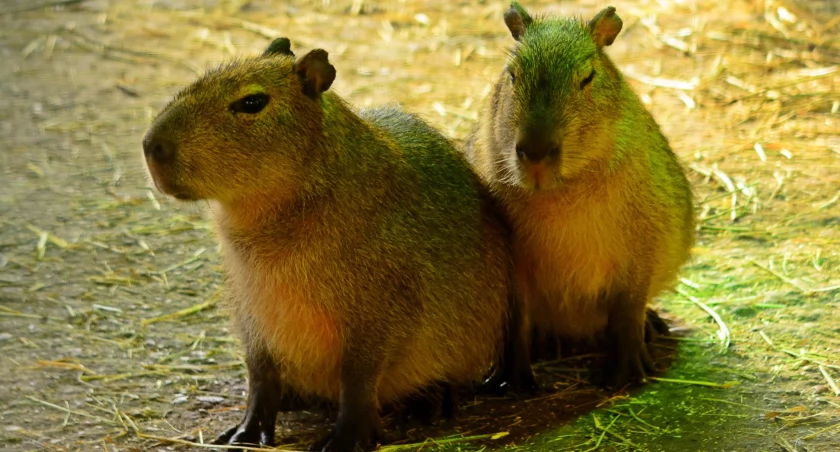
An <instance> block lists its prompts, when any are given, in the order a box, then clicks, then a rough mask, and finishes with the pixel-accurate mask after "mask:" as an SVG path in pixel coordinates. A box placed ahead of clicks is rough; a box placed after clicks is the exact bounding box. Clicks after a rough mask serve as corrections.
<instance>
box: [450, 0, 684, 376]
mask: <svg viewBox="0 0 840 452" xmlns="http://www.w3.org/2000/svg"><path fill="white" fill-rule="evenodd" d="M511 11H512V12H511ZM511 11H509V13H508V15H506V20H507V21H509V22H513V23H516V24H519V23H521V22H525V23H527V24H528V26H527V28H525V30H524V32H523V31H522V30H521V27H519V26H517V27H514V28H511V33H512V34H513V35H514V37H517V36H518V37H519V38H518V41H519V43H518V45H517V47H516V48H515V50H514V51H513V53H512V57H511V60H510V62H509V63H508V67H507V68H506V70H505V72H504V74H503V75H502V78H501V79H500V81H499V82H498V83H497V84H496V86H495V88H494V90H493V92H492V94H491V96H490V97H489V99H488V101H487V104H486V106H485V108H484V109H483V111H482V114H481V115H480V120H479V124H478V126H477V128H476V130H475V131H474V132H473V135H472V137H471V138H470V139H469V141H468V143H467V146H466V153H467V156H468V158H469V159H470V161H471V162H472V164H473V165H474V167H475V168H476V169H477V171H478V172H479V173H480V174H481V175H482V177H483V178H484V179H485V180H486V181H487V182H488V183H489V184H490V185H491V188H492V190H493V192H494V193H495V195H496V196H497V197H498V198H499V199H500V200H501V202H502V204H503V205H504V207H505V209H506V211H507V213H508V215H509V216H510V218H511V222H512V226H513V230H514V256H515V257H514V259H515V269H516V270H515V271H516V275H517V282H518V284H519V287H520V288H521V290H522V293H523V297H524V303H525V305H526V317H527V319H526V322H529V323H533V324H534V325H535V326H536V327H537V328H538V330H540V331H543V332H551V333H556V334H559V335H561V336H567V337H572V338H576V339H587V338H593V337H596V336H598V335H601V334H602V333H604V332H606V334H607V336H612V340H613V341H614V342H615V341H617V342H619V343H616V344H614V346H616V347H619V349H621V347H622V346H621V344H620V342H622V341H629V342H633V343H637V346H638V347H643V346H642V344H641V342H640V341H643V336H644V324H645V309H646V305H647V303H648V301H649V300H650V299H651V298H652V297H654V296H656V295H657V294H658V293H660V292H661V291H662V290H663V289H665V288H667V287H668V286H670V285H671V284H672V283H673V282H674V281H675V278H676V275H677V271H678V269H679V267H680V266H681V265H682V264H683V263H685V261H686V260H687V259H688V256H689V251H690V248H691V246H692V243H693V238H694V214H693V202H692V192H691V188H690V185H689V183H688V181H687V180H686V177H685V175H684V172H683V170H682V168H681V167H680V165H679V163H678V162H677V159H676V157H675V155H674V154H673V152H672V151H671V149H670V146H669V145H668V142H667V140H666V139H665V137H664V136H663V135H662V133H661V132H660V129H659V127H658V125H657V124H656V122H655V121H654V119H653V117H652V116H651V115H650V114H649V113H648V112H647V110H645V108H644V107H643V106H642V104H641V102H640V100H639V99H638V97H637V96H636V95H635V94H634V93H633V92H632V90H631V89H630V87H629V86H628V85H627V83H626V82H625V81H624V79H623V77H622V75H621V73H620V71H619V70H618V69H617V68H616V67H615V65H614V64H613V63H612V61H610V59H609V57H608V56H607V55H606V53H604V51H603V46H604V45H609V44H610V43H612V39H614V37H615V34H617V33H618V30H620V28H621V22H620V19H618V16H615V15H614V10H612V11H610V9H606V10H604V11H602V12H601V13H599V15H598V16H596V17H595V19H593V21H592V22H590V23H589V24H586V23H584V22H583V21H581V20H576V19H567V18H552V17H539V18H536V19H531V18H530V17H529V16H527V13H526V12H525V11H524V9H522V8H521V6H519V5H518V4H515V3H514V5H513V6H512V8H511ZM508 16H514V19H510V18H509V17H508ZM517 16H524V20H519V19H516V17H517ZM599 21H603V22H599ZM593 38H595V39H593ZM596 41H598V42H596ZM599 42H600V43H601V44H600V45H599ZM593 70H594V75H592V74H593ZM546 77H548V79H545V78H546ZM587 77H591V78H590V79H589V81H588V82H587V81H585V79H586V78H587ZM535 137H536V138H535ZM529 140H530V141H529ZM532 142H537V143H538V145H539V147H543V148H544V147H556V148H557V149H559V150H560V151H559V155H557V156H552V155H551V154H550V153H546V152H545V151H544V150H542V149H536V150H535V149H534V148H533V147H527V146H525V145H523V146H521V147H520V144H522V143H525V144H528V143H532ZM529 146H530V145H529ZM517 152H519V155H518V154H517ZM528 153H530V154H528ZM523 155H524V157H523ZM529 156H536V158H533V159H530V158H529ZM543 156H544V157H543ZM614 351H622V350H614ZM623 352H627V353H633V351H631V350H623ZM639 353H641V354H643V355H646V351H645V350H644V349H642V350H641V351H639ZM644 358H645V356H643V357H642V359H644ZM613 359H619V360H620V359H626V358H621V357H613ZM631 359H635V358H631ZM622 365H624V364H621V365H619V367H621V366H622ZM633 365H634V364H633ZM617 372H623V370H621V369H618V370H617Z"/></svg>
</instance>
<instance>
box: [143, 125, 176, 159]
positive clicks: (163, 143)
mask: <svg viewBox="0 0 840 452" xmlns="http://www.w3.org/2000/svg"><path fill="white" fill-rule="evenodd" d="M143 154H145V155H146V160H153V161H154V162H155V163H158V164H161V165H164V164H167V163H171V162H172V160H173V159H174V158H175V143H174V142H173V141H172V140H168V139H166V138H163V137H161V136H159V135H157V134H155V133H152V132H149V133H147V134H146V137H145V138H143Z"/></svg>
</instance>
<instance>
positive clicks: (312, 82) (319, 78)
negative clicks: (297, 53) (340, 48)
mask: <svg viewBox="0 0 840 452" xmlns="http://www.w3.org/2000/svg"><path fill="white" fill-rule="evenodd" d="M327 56H328V54H327V51H326V50H323V49H315V50H313V51H311V52H309V53H307V54H306V55H304V56H303V58H301V59H299V60H297V61H296V62H295V72H296V73H297V75H298V77H300V80H301V82H303V92H304V94H306V95H307V96H309V97H311V98H313V99H316V98H317V97H318V96H320V95H321V93H323V92H324V91H326V90H327V89H329V87H330V85H332V82H333V81H334V80H335V68H334V67H333V65H332V64H330V62H329V60H328V59H327Z"/></svg>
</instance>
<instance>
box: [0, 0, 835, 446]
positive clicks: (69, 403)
mask: <svg viewBox="0 0 840 452" xmlns="http://www.w3.org/2000/svg"><path fill="white" fill-rule="evenodd" d="M523 3H524V4H525V6H526V7H529V8H530V9H531V10H532V11H533V10H545V9H548V10H551V11H555V12H559V13H564V14H565V13H581V14H584V15H585V16H590V15H592V14H594V13H595V12H597V11H598V10H599V9H600V8H602V7H604V6H606V4H604V3H603V2H595V1H593V0H585V1H581V2H574V3H572V2H545V1H536V0H528V1H524V2H523ZM835 3H836V2H832V1H817V0H813V1H804V0H803V1H801V2H798V3H790V2H782V1H777V0H765V1H761V0H755V1H743V0H740V1H734V2H729V3H727V2H713V1H707V0H694V1H692V0H678V1H673V0H660V1H637V2H633V1H616V2H614V3H613V5H614V6H616V7H617V8H618V13H619V14H620V15H621V16H622V18H623V19H624V23H625V27H624V31H622V33H621V35H620V36H619V38H618V40H617V41H616V43H615V44H614V45H613V46H612V47H611V48H610V49H609V53H610V54H611V55H612V56H613V57H614V59H615V60H616V62H617V63H618V64H619V66H620V68H621V69H622V70H623V71H624V72H625V73H626V74H627V76H628V79H629V80H630V82H631V83H632V85H633V87H634V88H635V89H636V90H637V91H638V92H639V93H640V94H641V95H642V97H643V100H644V101H645V102H646V103H647V104H648V106H649V108H650V109H651V111H652V112H653V113H654V115H655V117H656V118H657V119H658V120H659V121H660V123H661V124H662V127H663V129H664V131H665V132H666V135H667V136H668V137H669V138H670V139H671V141H672V144H673V147H674V149H675V151H676V152H677V153H678V154H679V155H680V157H681V158H682V160H683V162H684V164H685V166H686V168H687V169H688V171H689V174H690V178H691V180H692V182H693V183H694V187H695V190H696V194H697V205H698V212H699V214H700V221H699V229H698V243H697V246H696V248H695V250H694V258H693V260H692V262H691V263H690V265H688V266H687V267H686V268H685V270H684V272H683V279H682V281H681V283H680V284H679V286H678V287H677V289H676V291H675V292H673V293H668V294H665V295H663V296H662V297H660V299H659V300H658V302H657V306H656V307H657V309H658V310H659V311H660V312H662V313H663V315H664V316H665V317H666V318H667V319H668V320H669V322H670V323H671V324H672V325H673V327H674V337H673V338H672V339H669V340H664V341H661V343H660V344H659V345H660V347H661V348H662V350H663V353H662V355H663V356H666V357H670V358H668V359H667V360H666V361H669V362H670V363H669V366H668V370H667V372H665V373H663V374H662V375H660V376H659V379H658V380H655V381H651V382H650V383H649V384H647V385H644V386H641V387H637V388H631V389H629V390H625V391H620V392H617V393H609V392H605V391H602V390H599V389H596V388H595V387H594V386H592V385H591V384H590V383H589V382H588V380H587V377H588V370H587V363H588V358H587V357H586V356H582V357H570V358H567V359H564V360H561V361H557V362H550V363H543V364H540V365H539V366H538V368H539V378H540V381H541V383H542V385H543V386H544V391H543V393H542V394H541V395H540V396H538V397H535V398H532V399H516V398H514V397H507V398H490V397H482V398H466V399H463V400H462V404H461V407H460V413H459V416H458V418H457V419H456V420H455V421H452V422H449V423H439V424H438V425H435V426H431V427H418V426H415V425H409V426H408V427H405V428H404V429H403V430H404V431H403V432H402V433H400V437H401V441H400V442H399V443H398V444H403V446H396V447H395V446H391V447H389V448H388V449H390V450H413V451H414V450H490V449H493V450H495V449H517V448H518V449H522V450H575V451H584V450H605V451H625V450H649V451H803V452H805V451H834V450H840V389H838V388H837V380H840V203H838V199H839V198H840V113H838V109H840V38H838V36H840V7H838V6H837V5H836V4H835ZM505 7H506V4H505V2H503V1H477V0H462V1H451V2H450V1H437V2H436V1H430V0H428V1H419V0H394V1H381V2H374V1H363V0H355V1H352V2H351V1H346V0H332V1H331V0H322V1H318V2H305V1H275V2H269V1H265V0H255V1H251V2H248V1H243V0H239V1H237V0H228V1H222V0H219V1H210V0H206V1H201V0H160V1H155V0H124V1H116V0H112V1H108V0H76V1H72V0H69V1H68V0H64V1H54V0H53V1H50V0H2V1H0V61H2V63H0V99H2V106H3V108H0V144H2V148H0V175H1V176H0V177H2V179H0V187H2V188H0V354H2V356H5V357H6V359H7V360H6V361H4V362H3V364H2V365H1V366H0V448H3V449H4V450H21V451H22V450H85V451H87V450H108V451H116V450H200V449H201V448H202V446H201V443H203V442H207V441H209V440H210V439H211V438H213V437H214V436H215V435H216V434H218V433H219V432H221V431H223V430H224V429H226V428H227V427H229V426H231V425H233V424H235V423H236V422H238V420H239V418H240V416H241V415H242V412H243V409H244V404H245V398H244V395H245V390H246V385H245V369H244V366H243V364H242V360H241V359H242V357H241V355H240V353H239V348H238V344H237V342H236V340H235V339H233V338H232V337H231V335H230V331H229V325H228V320H227V316H226V314H225V312H224V310H223V309H221V308H218V307H217V305H218V303H219V298H220V284H221V276H220V275H221V269H220V263H219V253H218V249H217V246H216V242H215V240H214V238H213V237H212V234H211V232H210V230H209V227H208V222H207V220H206V219H205V218H204V217H203V216H202V206H200V205H189V204H182V203H177V202H173V201H170V200H169V199H167V198H164V197H162V196H161V195H160V194H158V193H156V192H154V191H153V190H151V189H150V188H149V185H148V183H147V180H146V176H145V169H144V164H143V161H142V153H141V146H140V144H141V139H142V136H143V134H144V132H145V128H146V127H147V126H148V124H149V122H150V121H151V118H152V117H153V116H154V114H155V113H156V112H157V111H158V110H159V109H160V108H161V107H162V106H163V105H164V104H165V103H166V102H167V101H168V100H169V98H170V97H171V96H172V95H173V94H175V93H176V92H177V91H178V89H180V88H181V87H183V86H185V85H186V84H188V83H189V82H191V81H192V80H194V79H195V78H196V76H197V74H199V73H201V72H202V71H203V70H205V69H206V68H209V67H212V66H213V65H215V64H218V63H219V62H222V61H225V60H229V59H232V58H235V57H237V56H242V55H250V54H255V53H257V52H260V51H261V50H262V49H263V48H264V47H265V46H266V45H267V43H268V42H269V41H270V39H271V38H274V37H277V36H288V37H290V38H291V39H292V43H293V48H294V49H295V50H296V51H297V50H298V49H301V50H308V49H311V48H313V47H316V46H317V47H322V48H324V49H327V50H328V51H329V52H330V59H331V61H333V64H335V66H336V68H337V70H338V77H337V80H336V83H335V84H334V85H333V88H332V89H334V90H335V91H336V92H338V93H340V94H341V95H343V96H344V97H345V98H347V99H348V100H349V101H351V102H352V103H354V104H356V105H360V106H363V105H371V104H380V103H386V102H399V103H401V104H402V105H403V106H404V108H406V109H407V110H409V111H412V112H417V113H420V114H422V115H423V116H424V117H425V118H427V119H428V120H430V121H431V122H432V123H434V124H435V125H436V126H438V127H440V128H441V130H443V131H444V132H445V133H446V134H447V135H449V136H451V137H452V138H454V139H456V140H460V139H462V138H463V137H464V136H465V135H466V133H467V132H468V131H469V129H470V127H471V126H472V124H473V122H474V120H475V117H476V112H477V108H478V105H480V100H481V99H482V98H483V97H484V96H485V95H486V93H487V92H488V89H489V86H490V84H491V83H492V82H493V80H494V79H495V78H496V76H497V75H498V73H499V71H500V70H501V68H502V66H503V64H504V58H505V50H506V49H508V48H509V47H510V46H511V45H512V43H513V41H512V39H511V38H510V36H509V34H508V33H507V30H506V28H505V26H504V24H503V21H502V18H501V15H502V13H503V11H504V10H505ZM330 416H331V414H330V413H329V412H326V413H324V412H321V411H318V410H313V411H311V412H309V411H308V412H298V413H284V414H281V416H280V418H279V419H278V423H277V432H278V438H282V440H283V442H284V446H283V447H284V448H286V449H293V450H298V449H300V448H301V447H304V445H305V444H307V442H309V441H311V440H312V439H313V438H314V437H315V435H317V434H319V433H322V432H324V431H325V429H327V428H328V427H329V421H330ZM392 421H393V420H389V425H392V426H393V424H394V422H392Z"/></svg>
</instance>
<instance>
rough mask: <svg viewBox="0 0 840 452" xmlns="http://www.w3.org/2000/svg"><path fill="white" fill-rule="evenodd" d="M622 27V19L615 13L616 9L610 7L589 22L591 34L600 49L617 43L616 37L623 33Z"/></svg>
mask: <svg viewBox="0 0 840 452" xmlns="http://www.w3.org/2000/svg"><path fill="white" fill-rule="evenodd" d="M621 25H622V23H621V18H620V17H618V14H616V13H615V8H613V7H612V6H608V7H606V8H604V9H603V10H602V11H601V12H600V13H598V14H596V15H595V17H593V18H592V20H590V21H589V33H590V34H591V35H592V40H593V41H595V45H596V46H598V48H599V49H600V48H601V47H604V46H608V45H610V44H612V43H613V41H615V37H616V36H618V32H620V31H621Z"/></svg>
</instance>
